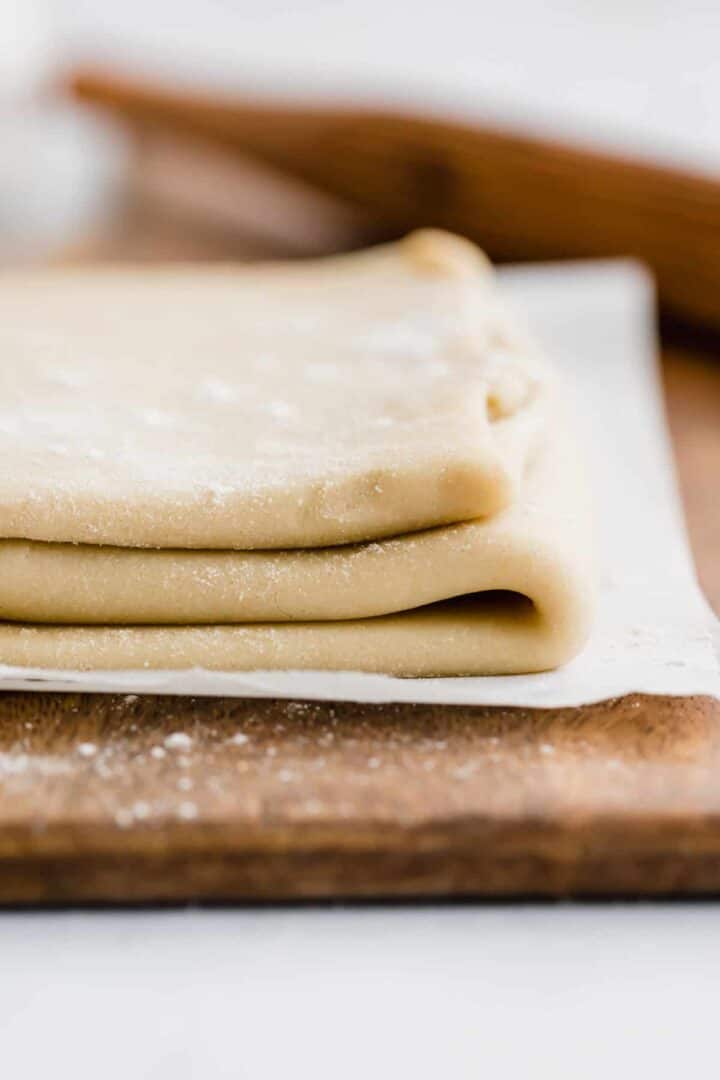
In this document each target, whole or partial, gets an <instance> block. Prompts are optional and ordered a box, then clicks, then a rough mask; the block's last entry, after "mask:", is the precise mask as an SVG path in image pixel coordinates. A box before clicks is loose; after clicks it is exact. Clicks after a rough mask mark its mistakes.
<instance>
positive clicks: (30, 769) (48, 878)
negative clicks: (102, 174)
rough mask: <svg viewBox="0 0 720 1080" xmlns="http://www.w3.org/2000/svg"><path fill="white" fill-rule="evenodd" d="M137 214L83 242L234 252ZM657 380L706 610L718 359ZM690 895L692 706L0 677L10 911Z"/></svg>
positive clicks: (699, 798)
mask: <svg viewBox="0 0 720 1080" xmlns="http://www.w3.org/2000/svg"><path fill="white" fill-rule="evenodd" d="M132 218H133V215H132V214H131V215H130V217H129V218H128V219H127V220H126V221H125V223H124V225H123V229H122V230H121V233H120V235H113V236H111V237H110V238H109V240H107V241H102V242H101V243H100V246H98V245H95V246H94V248H93V250H92V251H90V252H88V251H86V252H85V253H84V254H85V255H86V256H87V255H92V256H93V257H98V256H103V257H107V256H114V257H122V258H133V259H135V258H138V257H143V258H158V257H162V258H167V257H169V256H180V257H187V256H188V255H204V256H208V255H214V254H217V255H223V254H224V255H227V254H228V253H229V252H228V250H227V237H225V236H224V237H223V238H222V240H221V238H220V237H219V236H218V235H217V234H214V233H213V234H212V235H205V234H204V233H202V230H200V232H197V231H196V232H193V230H192V229H190V228H189V227H188V226H187V224H184V225H183V227H182V229H181V230H180V232H181V238H180V240H179V239H178V230H177V223H173V222H172V221H170V220H163V219H162V216H161V215H158V212H157V208H156V207H155V208H154V209H153V212H152V214H151V219H152V222H150V221H148V219H147V218H146V217H144V216H143V214H142V213H140V215H139V217H137V216H135V218H134V224H132V223H131V219H132ZM201 234H202V235H201ZM253 253H254V252H253ZM232 254H233V255H235V256H237V255H238V254H241V252H239V251H238V250H236V249H234V248H233V251H232ZM665 373H666V382H667V389H668V401H669V404H670V419H671V426H672V429H673V435H674V438H675V444H676V448H677V451H678V460H679V465H680V472H681V479H682V487H683V492H684V495H685V500H686V508H687V512H688V517H689V523H690V528H691V534H692V540H693V544H694V549H695V555H696V559H697V563H698V566H699V570H700V575H701V581H702V583H703V585H704V587H705V589H706V592H707V594H708V595H709V596H710V597H711V599H712V600H713V602H714V603H715V605H716V607H717V608H718V610H720V554H719V553H720V500H718V498H717V477H718V476H720V364H718V363H717V362H716V359H715V358H712V357H708V356H707V355H706V354H703V353H700V352H699V351H696V352H694V353H691V352H687V351H686V352H683V353H681V352H679V351H677V350H675V351H666V354H665ZM705 892H720V703H717V702H714V701H710V700H709V699H701V698H694V699H685V700H677V699H675V700H673V699H669V698H649V697H639V696H635V697H629V698H624V699H622V700H615V701H610V702H607V703H604V704H602V705H597V706H593V707H589V708H583V709H544V710H528V709H509V708H506V709H498V708H466V707H453V708H437V707H428V706H411V705H391V706H372V705H352V704H342V703H334V704H327V703H311V702H302V701H296V702H287V701H255V700H249V701H238V700H235V699H212V698H210V699H188V698H170V697H165V698H162V697H141V698H139V697H135V696H133V695H130V696H122V695H107V696H106V695H93V696H85V695H76V694H29V693H15V692H6V693H0V902H3V903H6V904H17V903H67V902H87V901H103V902H104V901H107V902H118V901H135V902H139V901H186V900H251V899H258V898H263V899H268V898H269V899H287V898H307V897H326V898H329V897H378V896H450V895H452V896H461V895H484V896H494V895H526V894H533V895H543V896H560V895H568V894H628V893H631V894H638V895H639V894H660V893H705Z"/></svg>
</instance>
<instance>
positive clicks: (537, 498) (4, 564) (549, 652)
mask: <svg viewBox="0 0 720 1080" xmlns="http://www.w3.org/2000/svg"><path fill="white" fill-rule="evenodd" d="M557 399H558V395H557V391H556V389H555V384H554V379H553V376H552V375H551V374H550V373H549V371H548V369H547V368H546V367H545V366H544V364H543V362H542V361H541V360H540V359H539V358H538V357H537V356H536V354H535V350H534V349H533V346H532V344H531V343H529V342H528V341H527V340H526V339H525V337H524V335H523V334H522V333H520V332H519V331H518V330H517V329H516V328H515V327H514V325H513V321H512V319H510V318H508V316H507V315H506V313H505V312H504V311H503V309H502V306H501V305H500V303H499V301H498V299H497V296H496V294H495V289H494V284H493V277H492V271H491V270H490V267H489V266H488V264H487V262H486V260H485V259H484V257H483V256H482V255H481V254H480V252H478V251H477V250H476V249H475V248H474V247H473V246H472V245H470V244H468V243H467V242H466V241H464V240H461V239H459V238H457V237H453V236H450V235H447V234H444V233H438V232H434V231H427V232H421V233H415V234H413V235H411V236H409V237H408V238H407V239H405V240H404V241H402V242H400V243H398V244H393V245H388V246H385V247H380V248H376V249H373V250H370V251H367V252H363V253H361V254H357V255H348V256H342V257H338V258H331V259H325V260H319V261H317V262H309V263H296V264H280V265H275V266H261V267H259V268H258V267H253V268H244V267H240V268H238V267H235V266H220V267H217V266H215V267H212V266H209V267H196V266H187V267H172V266H170V267H158V268H150V269H145V268H143V269H139V268H127V269H125V268H97V269H92V270H90V269H69V270H68V269H65V270H47V271H38V272H35V273H22V274H17V273H6V274H5V275H2V276H0V537H2V539H1V540H0V663H3V664H7V665H20V666H31V667H42V668H53V669H67V668H70V669H118V668H147V667H150V668H190V667H196V666H197V667H204V668H214V669H224V670H247V669H300V668H310V669H347V670H363V671H373V672H387V673H391V674H397V675H405V676H431V675H469V674H475V675H479V674H510V673H518V672H533V671H540V670H544V669H548V668H552V667H555V666H556V665H558V664H562V663H563V662H565V661H567V660H569V659H570V658H571V657H572V656H573V655H574V654H575V653H576V652H577V651H578V650H579V649H580V648H581V647H582V645H583V643H584V641H585V639H586V636H587V633H588V626H589V620H590V608H591V600H590V597H591V588H590V578H591V573H590V570H589V566H588V549H589V535H588V523H587V521H588V519H587V509H586V502H587V500H586V497H585V491H584V484H583V481H582V478H581V477H580V476H579V475H578V473H577V463H576V452H575V449H574V447H573V445H572V442H571V441H570V440H569V438H568V433H567V430H566V426H565V422H564V419H563V414H562V411H561V409H560V406H559V404H558V400H557Z"/></svg>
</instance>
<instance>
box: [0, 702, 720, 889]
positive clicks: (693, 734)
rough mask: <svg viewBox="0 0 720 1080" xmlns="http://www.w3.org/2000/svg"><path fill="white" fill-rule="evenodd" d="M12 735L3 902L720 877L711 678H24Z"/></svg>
mask: <svg viewBox="0 0 720 1080" xmlns="http://www.w3.org/2000/svg"><path fill="white" fill-rule="evenodd" d="M173 733H175V734H177V733H181V734H182V735H184V736H187V740H188V741H187V745H186V746H182V747H177V746H176V747H174V748H173V743H174V742H177V741H178V740H177V739H173V738H172V734H173ZM238 735H240V736H242V737H243V739H244V740H246V741H242V745H239V744H238V739H237V736H238ZM168 736H171V737H170V739H169V740H168ZM0 740H1V743H0V745H1V747H2V749H0V777H2V784H0V821H1V822H2V828H0V868H1V869H0V896H1V897H2V899H3V900H4V901H6V902H47V901H52V902H62V901H69V900H138V901H139V900H185V899H193V898H195V899H208V898H211V899H226V900H227V899H237V898H243V899H258V898H276V899H277V898H282V899H285V898H300V897H302V898H307V897H328V896H333V897H338V896H341V897H371V896H379V895H386V896H391V895H394V896H409V895H438V894H440V895H448V894H452V895H470V894H480V895H501V894H502V895H504V894H517V893H522V894H529V893H534V894H542V895H566V894H575V893H580V892H592V893H606V894H607V893H616V892H638V893H640V892H642V893H668V892H675V891H683V892H684V891H693V892H694V891H700V892H702V891H705V890H716V889H717V888H718V886H719V885H720V785H719V784H718V775H720V705H719V706H713V705H711V704H710V703H709V702H703V701H701V700H685V701H681V702H677V701H671V700H669V699H655V700H650V699H643V698H638V697H633V698H626V699H623V700H622V701H615V702H611V703H608V704H605V705H603V706H600V707H596V708H589V709H566V710H542V711H540V712H537V711H533V710H524V709H497V708H495V709H477V708H474V709H468V708H432V707H426V706H407V705H404V706H360V705H352V704H335V705H331V706H329V705H325V704H318V703H309V702H290V703H288V702H280V701H238V700H217V699H216V700H208V699H204V700H192V699H187V698H157V699H149V698H144V699H132V698H131V699H128V698H124V697H122V696H115V695H113V696H103V695H98V696H94V697H90V698H88V697H81V696H74V695H38V696H36V697H30V696H29V695H25V694H14V693H13V694H6V695H4V696H3V697H2V699H0ZM182 741H183V742H185V741H186V740H182ZM89 745H92V746H94V747H96V748H97V751H96V753H94V754H92V756H83V749H84V750H85V754H88V746H89ZM158 751H161V752H162V755H163V756H160V757H158V756H156V755H157V753H158Z"/></svg>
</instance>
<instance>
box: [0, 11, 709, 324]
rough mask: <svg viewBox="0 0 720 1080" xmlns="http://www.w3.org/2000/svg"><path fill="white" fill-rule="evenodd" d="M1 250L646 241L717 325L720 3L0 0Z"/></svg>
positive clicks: (689, 311) (184, 251)
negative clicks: (454, 235)
mask: <svg viewBox="0 0 720 1080" xmlns="http://www.w3.org/2000/svg"><path fill="white" fill-rule="evenodd" d="M0 13H1V17H2V23H3V27H2V41H3V42H4V45H3V47H2V50H1V51H0V118H1V120H0V122H1V123H2V139H1V140H0V146H1V147H2V150H1V153H2V160H1V162H0V258H2V260H3V261H7V260H8V259H19V258H37V257H38V256H39V257H41V258H47V256H48V255H50V256H52V257H57V256H58V254H60V255H61V257H64V258H66V257H70V256H75V255H76V254H79V253H81V254H82V256H83V257H85V256H87V255H88V254H94V255H96V256H102V257H113V258H122V257H132V258H139V257H170V256H173V257H176V256H177V257H187V256H188V255H191V256H192V255H203V256H205V257H213V256H222V257H227V256H228V255H229V256H237V257H255V256H257V255H266V254H270V255H277V254H279V255H303V254H315V253H319V252H323V251H333V250H338V249H344V248H349V247H353V246H357V245H359V244H362V243H365V242H367V240H369V239H373V238H376V237H377V238H380V237H384V236H389V235H396V234H397V233H399V232H402V231H404V230H405V229H407V228H409V227H413V226H415V225H428V224H435V225H444V226H447V227H450V228H455V229H458V230H460V231H462V232H465V233H468V234H469V235H471V236H473V238H475V239H477V240H478V241H479V242H480V243H482V244H483V245H484V246H485V247H486V248H487V250H488V251H489V253H490V254H491V255H492V256H493V257H495V258H496V259H500V260H503V259H527V258H554V257H567V256H571V257H572V256H588V255H590V256H592V255H615V254H634V255H638V256H640V257H642V258H643V259H645V260H646V261H647V262H649V263H650V265H651V266H652V268H653V269H654V271H655V273H656V275H657V278H658V281H659V284H660V290H661V295H662V299H663V301H664V304H665V306H666V307H667V308H668V309H669V310H671V311H673V312H675V313H676V314H678V315H680V316H682V317H683V318H684V319H688V320H690V321H691V322H693V323H698V324H702V325H711V326H716V325H720V242H719V241H720V184H718V179H717V177H718V168H719V167H720V124H718V122H717V101H718V99H719V98H720V48H719V46H720V6H718V5H717V3H715V2H713V0H688V2H686V3H683V4H682V5H679V4H678V3H677V2H671V0H630V2H627V0H623V2H620V0H547V2H544V3H541V2H539V0H506V2H504V3H503V4H497V3H490V2H483V0H479V2H471V0H447V2H445V3H443V4H442V5H436V4H432V5H431V4H417V3H410V2H408V0H397V2H395V3H392V2H387V0H386V2H384V3H381V2H379V0H345V2H340V0H335V2H333V0H297V2H295V3H289V2H287V0H264V2H261V0H172V2H171V0H154V2H153V3H151V4H148V3H143V2H141V0H126V2H124V3H123V4H115V3H110V2H109V0H0Z"/></svg>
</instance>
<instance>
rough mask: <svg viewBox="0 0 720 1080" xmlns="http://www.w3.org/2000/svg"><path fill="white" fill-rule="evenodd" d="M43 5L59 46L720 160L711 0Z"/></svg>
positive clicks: (272, 87) (82, 1)
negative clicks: (53, 21) (49, 7)
mask: <svg viewBox="0 0 720 1080" xmlns="http://www.w3.org/2000/svg"><path fill="white" fill-rule="evenodd" d="M0 2H1V0H0ZM5 2H8V0H5ZM14 2H18V0H14ZM25 2H28V0H25ZM48 2H50V3H51V4H52V10H53V14H54V16H55V19H56V22H57V26H58V28H59V29H60V31H61V32H62V38H63V41H64V42H65V45H66V46H67V47H69V48H72V49H74V50H79V51H83V52H90V53H93V54H97V53H99V52H104V53H107V54H109V55H110V56H113V57H115V58H117V59H119V60H122V61H123V62H125V63H128V62H130V63H133V64H140V65H143V64H145V65H149V66H151V67H152V69H153V70H162V69H163V68H166V69H168V70H172V71H182V72H185V73H189V72H194V73H195V75H196V76H197V77H199V78H201V79H202V80H203V81H213V82H216V83H220V84H234V85H236V86H241V87H242V86H245V87H261V88H263V89H265V90H268V91H271V92H274V93H278V92H280V93H304V94H308V93H310V92H315V93H317V92H320V93H334V94H338V93H339V94H342V95H343V96H349V97H358V96H360V97H363V98H368V97H369V98H372V99H374V100H388V99H389V98H392V99H394V100H398V101H406V100H410V101H420V102H422V103H423V104H425V105H432V106H433V107H436V108H440V109H442V110H445V111H447V110H452V111H454V112H460V113H463V114H469V115H475V116H478V117H487V116H490V117H500V118H503V119H505V120H506V121H511V122H513V123H516V124H519V125H520V126H521V127H533V128H539V127H542V128H543V129H548V130H551V131H560V132H564V133H569V134H571V135H572V136H574V137H579V138H582V139H589V140H591V141H593V140H599V141H601V142H603V143H607V144H609V145H612V146H620V147H622V148H625V149H630V150H631V151H632V152H633V153H639V152H643V153H646V154H649V155H650V156H653V157H660V158H670V159H672V160H681V161H686V162H692V163H694V164H696V165H702V166H703V167H704V168H708V169H711V170H715V169H717V168H718V166H719V165H720V123H719V122H718V101H719V100H720V4H719V3H718V2H717V0H501V2H498V0H443V2H442V3H429V2H427V0H294V2H293V0H152V2H151V3H148V2H147V0H123V3H120V4H118V3H116V2H114V0H48Z"/></svg>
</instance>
